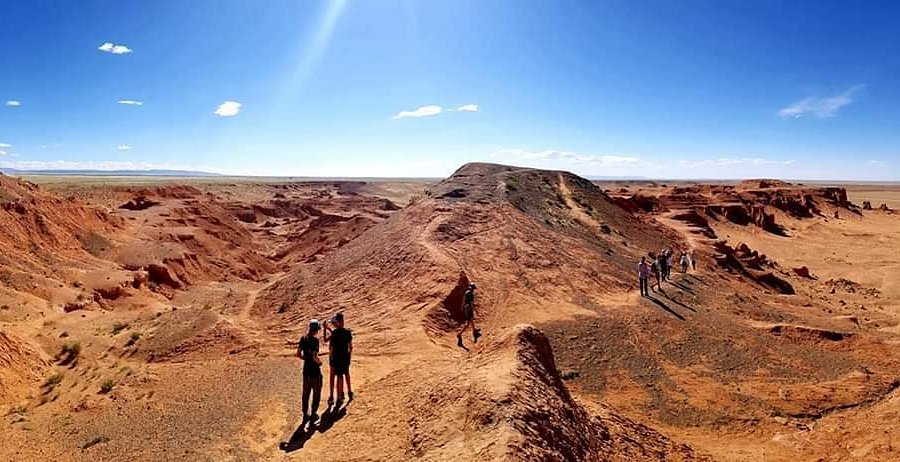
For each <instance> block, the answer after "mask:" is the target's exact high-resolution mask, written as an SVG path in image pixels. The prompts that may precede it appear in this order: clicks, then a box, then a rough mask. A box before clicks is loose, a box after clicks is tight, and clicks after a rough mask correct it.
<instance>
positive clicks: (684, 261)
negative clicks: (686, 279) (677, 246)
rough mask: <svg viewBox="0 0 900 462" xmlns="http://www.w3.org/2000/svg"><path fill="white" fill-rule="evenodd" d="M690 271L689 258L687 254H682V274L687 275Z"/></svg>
mask: <svg viewBox="0 0 900 462" xmlns="http://www.w3.org/2000/svg"><path fill="white" fill-rule="evenodd" d="M687 270H688V256H687V252H681V272H682V273H687Z"/></svg>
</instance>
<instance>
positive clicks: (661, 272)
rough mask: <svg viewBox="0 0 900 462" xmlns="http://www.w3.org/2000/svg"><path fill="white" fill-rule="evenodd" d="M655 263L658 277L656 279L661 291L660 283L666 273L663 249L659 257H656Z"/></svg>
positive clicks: (665, 259)
mask: <svg viewBox="0 0 900 462" xmlns="http://www.w3.org/2000/svg"><path fill="white" fill-rule="evenodd" d="M656 262H657V264H658V265H659V277H658V278H657V279H658V280H659V284H658V285H659V290H662V281H665V280H666V273H667V272H668V269H667V266H668V264H667V262H668V259H667V258H666V251H665V249H663V250H662V251H660V252H659V255H657V256H656Z"/></svg>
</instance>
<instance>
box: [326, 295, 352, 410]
mask: <svg viewBox="0 0 900 462" xmlns="http://www.w3.org/2000/svg"><path fill="white" fill-rule="evenodd" d="M328 324H329V323H326V324H325V330H324V335H323V339H324V340H325V341H326V342H328V365H329V366H330V369H331V373H330V380H329V386H328V405H329V406H331V405H332V404H334V380H335V378H337V389H338V397H337V403H338V406H340V403H342V402H343V401H344V379H346V380H347V397H348V399H349V401H353V388H352V387H351V386H350V355H351V354H352V353H353V333H352V332H350V330H349V329H347V328H345V327H344V313H343V312H338V313H337V314H335V315H334V317H332V318H331V324H332V325H334V328H330V327H328Z"/></svg>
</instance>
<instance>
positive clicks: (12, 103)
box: [6, 99, 22, 107]
mask: <svg viewBox="0 0 900 462" xmlns="http://www.w3.org/2000/svg"><path fill="white" fill-rule="evenodd" d="M6 105H7V106H9V107H19V106H21V105H22V102H21V101H16V100H14V99H11V100H9V101H7V102H6Z"/></svg>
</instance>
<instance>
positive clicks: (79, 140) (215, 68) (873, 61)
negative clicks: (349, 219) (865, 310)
mask: <svg viewBox="0 0 900 462" xmlns="http://www.w3.org/2000/svg"><path fill="white" fill-rule="evenodd" d="M0 17H2V18H3V23H4V25H3V27H0V62H2V72H0V104H3V105H2V106H0V152H2V153H3V154H2V155H0V166H2V167H19V168H151V167H153V168H190V169H205V170H211V171H216V172H221V173H229V174H259V175H325V176H445V175H448V174H449V173H451V172H452V171H453V170H454V169H455V168H457V167H458V166H459V165H461V164H463V163H465V162H469V161H491V162H501V163H512V164H517V165H529V166H536V167H547V168H558V169H566V170H571V171H574V172H576V173H579V174H582V175H588V176H600V175H609V176H619V175H627V176H631V175H634V176H646V177H656V178H738V177H750V176H776V177H783V178H802V179H867V180H900V40H898V39H897V32H896V28H897V24H900V4H898V3H897V2H888V1H866V2H828V1H810V2H803V1H795V2H783V1H771V2H769V1H754V2H743V1H711V0H710V1H687V0H685V1H677V2H673V1H630V0H629V1H600V0H596V1H568V0H554V1H550V0H548V1H543V0H533V1H524V0H429V1H426V0H418V1H417V0H344V1H341V0H306V1H300V0H295V1H286V0H281V1H278V0H265V1H262V0H260V1H251V0H243V1H236V0H192V1H181V0H178V1H169V0H155V1H153V2H145V1H137V0H134V1H88V0H84V1H78V2H73V1H63V0H58V1H42V0H28V1H24V0H22V1H20V0H5V1H3V2H2V3H0ZM16 103H18V104H16ZM129 103H130V104H129Z"/></svg>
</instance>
